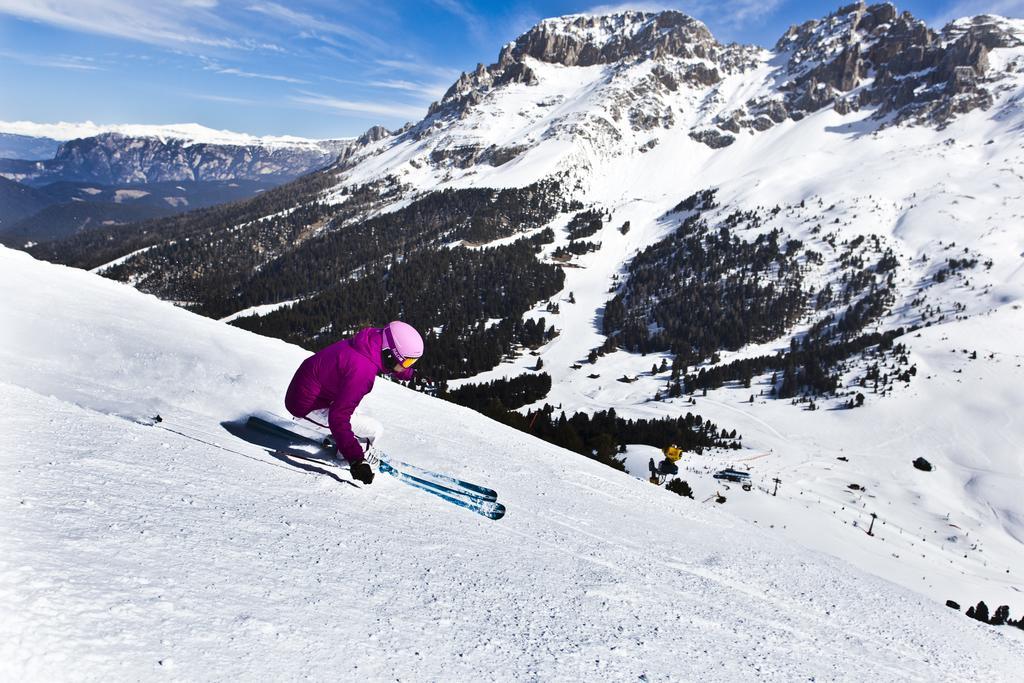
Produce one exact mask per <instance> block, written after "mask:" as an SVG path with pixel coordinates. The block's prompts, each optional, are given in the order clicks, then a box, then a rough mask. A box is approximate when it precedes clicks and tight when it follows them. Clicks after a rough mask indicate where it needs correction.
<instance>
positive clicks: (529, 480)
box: [0, 250, 1024, 681]
mask: <svg viewBox="0 0 1024 683" xmlns="http://www.w3.org/2000/svg"><path fill="white" fill-rule="evenodd" d="M0 285H2V286H3V287H5V288H6V289H7V291H13V288H14V287H15V286H17V287H19V291H21V292H23V293H24V294H25V295H24V296H19V297H15V298H7V299H5V300H4V303H3V304H2V308H3V318H4V320H5V330H4V339H3V344H2V345H0V377H2V382H0V415H3V424H2V429H0V433H2V435H3V440H4V441H3V449H2V451H0V463H2V467H3V471H2V477H0V493H2V496H0V500H2V501H3V502H2V505H3V509H2V510H0V512H2V515H3V519H4V527H3V528H4V531H3V535H2V537H0V610H2V612H3V613H4V615H5V617H4V619H2V620H0V678H4V679H8V680H58V679H59V680H101V679H109V678H115V679H152V678H155V677H167V678H170V679H173V680H224V679H228V678H242V679H249V678H253V677H257V676H258V677H259V678H262V679H272V680H280V679H297V678H311V679H316V680H322V679H331V680H338V679H342V680H344V679H353V678H357V677H358V678H362V679H380V678H389V679H396V680H450V679H453V678H457V677H477V678H480V677H487V678H489V679H496V680H511V679H516V680H524V679H525V680H566V679H573V680H580V679H602V680H624V679H637V678H639V677H640V676H645V677H646V679H647V680H680V679H685V680H696V679H699V680H721V681H733V680H737V679H753V678H757V679H759V680H780V681H781V680H793V679H794V678H811V677H814V678H821V679H858V680H865V679H877V678H882V679H884V680H892V679H900V680H922V681H925V680H936V679H939V678H941V679H946V680H977V679H979V678H992V679H999V678H1004V677H1006V676H1008V675H1009V672H1011V671H1019V670H1020V668H1021V666H1022V665H1024V655H1021V650H1020V648H1019V645H1020V643H1021V639H1020V638H1019V636H1017V635H1016V634H1015V633H1013V632H1012V630H1010V629H993V628H990V627H985V626H982V625H980V624H978V623H976V622H974V621H971V620H968V619H966V618H964V617H963V615H962V614H956V613H953V612H952V611H951V610H948V609H946V608H944V607H942V606H940V605H937V604H935V603H934V602H932V601H930V600H928V599H926V598H924V597H921V596H918V595H916V594H914V593H912V592H910V591H907V590H905V589H902V588H899V587H897V586H895V585H893V584H890V583H888V582H886V581H883V580H881V579H878V578H875V577H872V576H869V575H867V574H865V573H863V572H861V571H858V570H855V569H852V568H851V567H849V566H848V565H846V564H844V563H843V562H841V561H839V560H837V559H834V558H829V557H827V556H823V555H820V554H818V553H815V552H813V551H810V550H808V549H806V548H804V547H802V546H800V545H797V544H794V543H792V542H791V541H789V540H787V539H786V537H785V536H784V535H783V534H782V533H779V532H775V531H770V530H768V529H756V528H754V527H752V526H751V525H749V524H747V523H746V522H742V521H740V520H738V519H737V518H734V517H732V516H731V515H729V514H728V513H727V512H726V511H724V510H723V509H721V508H702V507H700V506H697V505H696V504H694V503H693V502H692V501H688V500H683V499H680V498H678V497H676V496H674V495H672V494H669V493H667V492H665V491H663V490H661V489H658V488H655V487H651V486H650V485H648V484H645V483H643V482H639V481H636V480H635V479H633V478H631V477H629V476H627V475H623V474H621V473H618V472H615V471H613V470H610V469H608V468H606V467H604V466H602V465H599V464H597V463H594V462H592V461H590V460H587V459H585V458H582V457H580V456H578V455H575V454H572V453H569V452H566V451H563V450H561V449H558V448H555V447H553V446H550V445H548V444H544V443H541V442H539V441H536V440H534V439H533V438H531V437H529V436H527V435H525V434H521V433H519V432H515V431H512V430H508V429H506V428H504V427H501V426H499V425H497V424H495V423H493V422H491V421H489V420H487V419H486V418H483V417H482V416H480V415H477V414H475V413H473V412H471V411H468V410H466V409H463V408H460V407H458V406H454V405H451V404H447V403H443V402H440V401H437V400H435V399H432V398H430V397H427V396H424V395H420V394H415V393H412V392H409V391H407V390H405V389H403V388H401V387H398V386H396V385H393V384H390V383H387V382H379V383H378V386H377V387H376V388H375V390H374V392H373V394H371V395H370V397H369V398H368V399H367V405H366V410H367V411H368V412H370V413H371V414H373V415H375V416H377V417H378V418H380V419H381V420H382V421H384V423H385V424H386V425H387V426H388V430H387V432H386V434H385V437H384V443H382V447H383V448H384V450H385V451H386V452H389V453H391V454H392V455H394V456H395V457H398V458H401V459H404V460H408V461H410V462H414V463H418V464H422V465H424V466H427V467H431V468H434V469H437V470H440V471H445V472H449V473H451V474H454V475H456V476H462V477H465V478H466V479H469V480H472V481H476V482H478V483H481V484H485V485H489V486H493V487H495V488H496V489H497V490H498V492H499V500H500V501H502V502H504V503H505V504H506V505H507V506H508V508H509V512H508V515H507V516H506V517H505V519H503V520H501V521H499V522H492V521H490V520H487V519H483V518H480V517H478V516H476V515H473V514H470V513H467V512H465V511H463V510H460V509H458V508H456V507H454V506H451V505H448V504H447V503H444V502H443V501H440V500H438V499H436V498H435V497H433V496H430V495H428V494H424V493H423V492H420V491H418V490H415V489H412V488H409V487H406V486H404V485H402V484H401V483H400V482H397V481H395V480H393V479H391V478H389V477H378V479H377V480H376V482H375V483H374V484H373V485H372V486H371V487H368V488H356V487H355V486H350V485H347V484H345V483H344V479H345V476H346V475H345V473H344V472H341V476H342V478H343V482H342V483H339V482H338V481H336V480H334V479H332V478H330V477H327V476H319V475H316V476H313V475H309V473H308V472H304V471H302V470H300V469H295V468H290V467H288V466H286V465H284V464H282V463H281V462H279V461H278V460H276V459H274V458H273V457H272V456H271V455H270V454H269V453H268V452H267V451H266V450H264V449H262V448H260V447H258V446H254V445H252V444H249V443H247V442H244V441H241V440H238V439H236V438H234V437H232V436H231V435H230V434H228V433H227V432H226V431H224V430H223V428H222V427H221V426H220V423H221V422H222V421H225V420H233V419H237V418H238V417H240V416H242V415H244V414H245V413H246V412H249V411H251V410H252V409H253V408H255V407H263V408H270V409H277V410H280V408H279V401H280V400H281V395H282V392H283V390H284V387H285V386H286V384H287V381H288V379H289V378H290V374H291V371H292V370H293V369H294V367H295V366H296V365H297V364H298V362H299V361H300V360H301V359H302V358H303V357H304V356H305V353H304V352H303V351H302V350H301V349H297V348H295V347H291V346H288V345H286V344H284V343H282V342H280V341H277V340H271V339H266V338H263V337H259V336H256V335H252V334H249V333H246V332H244V331H242V330H239V329H236V328H232V327H230V326H227V325H223V324H220V323H217V322H215V321H211V320H207V319H203V318H199V317H197V316H193V315H191V314H189V313H187V312H185V311H182V310H179V309H175V308H174V307H173V306H171V305H169V304H166V303H163V302H159V301H157V300H156V299H154V298H153V297H149V296H145V295H142V294H140V293H138V292H135V291H134V290H132V289H130V288H129V287H127V286H124V285H120V284H118V283H114V282H109V281H106V280H103V279H102V278H99V277H97V276H94V275H91V274H88V273H84V272H79V271H74V270H71V269H67V268H62V267H58V266H51V265H47V264H43V263H39V262H36V261H33V260H32V259H31V258H29V257H28V256H26V255H24V254H21V253H17V252H11V251H9V250H0ZM43 302H45V305H43ZM156 413H160V414H162V415H165V416H166V424H163V423H162V426H148V425H145V424H139V423H138V422H135V421H133V420H142V419H144V418H147V417H152V416H153V415H154V414H156ZM126 418H127V419H126ZM162 427H166V428H162ZM171 430H174V431H171ZM176 432H181V434H179V433H176ZM435 434H436V435H437V436H436V437H435ZM204 441H206V442H208V443H203V442H204Z"/></svg>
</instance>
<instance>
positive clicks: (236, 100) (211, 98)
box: [185, 92, 270, 107]
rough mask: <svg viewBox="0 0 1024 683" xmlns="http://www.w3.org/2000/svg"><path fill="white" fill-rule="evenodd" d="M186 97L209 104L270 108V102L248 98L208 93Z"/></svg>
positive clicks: (189, 94) (195, 93) (188, 94)
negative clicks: (218, 103) (219, 103)
mask: <svg viewBox="0 0 1024 683" xmlns="http://www.w3.org/2000/svg"><path fill="white" fill-rule="evenodd" d="M185 96H186V97H191V98H192V99H194V100H205V101H207V102H223V103H225V104H244V105H247V106H255V105H258V106H261V107H266V106H269V104H270V103H268V102H259V101H257V100H251V99H249V98H246V97H231V96H230V95H210V94H208V93H197V92H190V93H185Z"/></svg>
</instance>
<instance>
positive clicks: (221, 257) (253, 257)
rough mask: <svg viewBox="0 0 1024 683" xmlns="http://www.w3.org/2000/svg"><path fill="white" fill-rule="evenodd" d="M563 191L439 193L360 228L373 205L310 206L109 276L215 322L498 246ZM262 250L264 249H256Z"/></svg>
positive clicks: (532, 222)
mask: <svg viewBox="0 0 1024 683" xmlns="http://www.w3.org/2000/svg"><path fill="white" fill-rule="evenodd" d="M556 197H557V183H554V182H553V181H547V182H541V183H535V184H533V185H530V186H527V187H524V188H512V189H505V190H492V189H487V188H473V189H465V190H444V191H439V192H431V193H430V194H428V195H426V196H425V197H422V198H420V199H418V200H417V201H415V202H413V203H411V204H410V205H408V206H406V207H403V208H401V209H399V210H397V211H393V212H390V213H385V214H382V215H378V216H375V217H373V218H369V219H362V218H361V213H360V208H361V207H362V208H365V207H366V206H368V205H369V204H368V203H367V202H357V203H356V204H355V208H353V206H352V204H350V202H351V201H352V200H350V202H346V203H345V204H342V205H340V206H339V207H332V206H328V205H325V204H323V203H312V204H306V205H303V206H301V207H298V208H296V209H295V210H294V211H292V212H290V213H287V214H285V215H280V216H274V217H271V218H269V219H266V220H261V221H257V222H256V223H254V224H253V225H250V226H246V227H245V229H235V230H229V231H221V232H220V233H219V234H217V235H214V234H209V235H206V236H204V238H203V239H192V240H188V241H178V242H174V243H168V244H163V245H160V246H157V247H154V248H153V249H150V250H149V251H146V252H145V253H143V254H140V255H138V256H137V257H135V258H133V259H130V260H129V261H128V262H126V263H124V264H122V265H121V266H117V267H116V268H113V269H111V271H110V273H109V274H110V276H111V277H115V278H117V279H131V280H132V281H134V282H136V283H137V286H138V287H139V288H140V289H143V290H145V291H150V292H153V293H155V294H157V295H159V296H161V297H163V298H168V299H173V300H177V301H183V302H193V306H192V308H193V310H195V311H197V312H199V313H202V314H204V315H208V316H212V317H223V316H225V315H229V314H231V313H233V312H235V311H238V310H241V309H244V308H248V307H250V306H256V305H260V304H267V303H276V302H279V301H284V300H290V299H295V298H300V297H307V296H310V295H313V294H316V293H317V292H319V291H321V290H325V289H328V288H330V287H331V286H333V285H335V284H337V283H338V282H340V281H344V280H347V279H351V278H358V277H359V276H360V275H361V274H362V273H364V272H368V271H370V270H374V269H377V268H379V267H380V266H383V265H386V264H388V263H390V262H392V261H394V260H395V259H397V258H404V257H408V256H410V255H415V254H416V253H417V252H418V251H420V250H423V249H427V248H431V247H435V246H437V245H439V244H440V243H442V242H451V241H456V240H467V241H490V240H492V239H496V238H498V237H505V236H509V235H512V234H515V233H516V232H519V231H525V230H530V229H533V228H536V227H539V226H541V225H543V224H544V223H546V222H547V221H549V220H550V219H551V218H553V217H554V216H555V215H556V214H557V212H558V211H559V210H560V208H561V204H560V202H559V200H558V199H557V198H556ZM280 221H285V222H294V223H295V224H296V225H297V226H299V228H300V229H299V232H305V233H308V235H307V236H306V239H303V240H298V239H297V238H298V237H299V232H296V231H294V230H292V231H286V234H287V235H288V236H289V240H290V241H289V242H288V243H287V244H284V245H281V246H280V247H275V248H273V249H272V248H269V247H267V246H265V242H266V240H261V239H258V238H256V235H259V234H260V233H262V232H266V231H270V232H271V233H273V234H277V233H278V232H279V231H278V229H277V223H278V222H280ZM254 244H262V245H264V246H259V247H256V246H253V245H254Z"/></svg>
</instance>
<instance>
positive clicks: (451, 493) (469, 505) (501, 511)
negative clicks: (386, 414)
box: [380, 460, 505, 519]
mask: <svg viewBox="0 0 1024 683" xmlns="http://www.w3.org/2000/svg"><path fill="white" fill-rule="evenodd" d="M380 471H381V472H386V473H387V474H390V475H391V476H392V477H395V478H396V479H398V480H399V481H401V482H403V483H405V484H408V485H409V486H412V487H413V488H418V489H420V490H421V491H426V492H427V493H432V494H434V495H435V496H437V497H438V498H441V499H443V500H446V501H448V502H449V503H452V504H453V505H458V506H459V507H462V508H466V509H467V510H470V511H472V512H475V513H477V514H478V515H483V516H484V517H487V518H489V519H501V518H502V517H504V516H505V506H504V505H502V504H501V503H498V502H496V501H493V500H484V499H482V498H478V497H477V496H473V495H470V494H467V493H460V492H459V491H455V490H453V489H450V488H447V487H445V486H440V485H437V484H433V483H431V482H429V481H425V480H423V479H420V478H419V477H414V476H413V475H411V474H408V473H407V472H402V471H401V470H396V469H395V468H394V467H392V466H391V465H390V464H389V463H388V462H387V461H386V460H381V461H380Z"/></svg>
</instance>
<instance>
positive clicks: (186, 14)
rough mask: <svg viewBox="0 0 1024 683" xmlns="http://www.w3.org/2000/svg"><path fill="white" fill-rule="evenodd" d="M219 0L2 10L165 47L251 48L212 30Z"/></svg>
mask: <svg viewBox="0 0 1024 683" xmlns="http://www.w3.org/2000/svg"><path fill="white" fill-rule="evenodd" d="M216 6H217V3H216V2H215V0H181V1H176V0H146V1H145V2H139V1H137V0H0V14H7V15H10V16H14V17H18V18H20V19H27V20H29V21H38V22H41V23H45V24H50V25H53V26H58V27H60V28H63V29H68V30H72V31H80V32H84V33H93V34H98V35H106V36H114V37H117V38H125V39H128V40H135V41H140V42H143V43H149V44H154V45H163V46H177V47H183V46H204V47H224V48H246V47H247V45H246V44H245V43H244V42H243V41H239V40H237V39H235V38H233V37H228V36H226V35H224V34H221V35H217V34H216V32H211V29H212V28H214V27H217V26H221V25H222V22H221V20H220V19H219V18H218V17H217V16H216V14H215V13H214V12H213V11H212V10H213V9H214V8H215V7H216Z"/></svg>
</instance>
